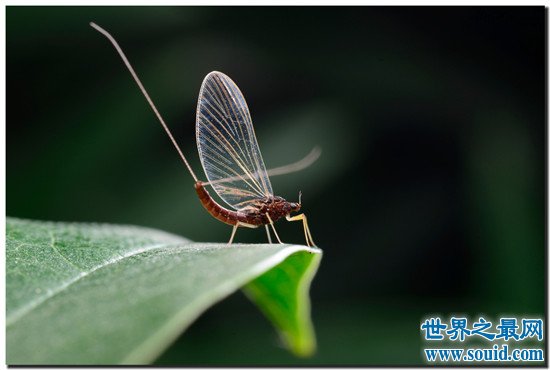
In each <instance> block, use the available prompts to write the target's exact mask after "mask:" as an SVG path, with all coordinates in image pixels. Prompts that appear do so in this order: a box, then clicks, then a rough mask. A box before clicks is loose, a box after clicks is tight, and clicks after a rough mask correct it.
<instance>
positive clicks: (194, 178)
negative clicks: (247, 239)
mask: <svg viewBox="0 0 550 370" xmlns="http://www.w3.org/2000/svg"><path fill="white" fill-rule="evenodd" d="M90 26H92V27H93V28H95V29H96V30H97V31H99V32H100V33H102V34H103V35H104V36H105V37H107V39H109V41H111V44H113V46H114V47H115V49H116V51H117V52H118V54H119V55H120V57H121V58H122V61H123V62H124V64H126V68H128V70H129V71H130V74H131V75H132V77H133V78H134V80H135V81H136V83H137V85H138V87H139V89H140V90H141V92H142V93H143V96H145V99H146V100H147V102H148V103H149V105H150V106H151V108H152V109H153V111H154V112H155V114H156V116H157V118H158V120H159V121H160V124H161V125H162V127H164V130H165V131H166V133H167V134H168V137H169V138H170V140H171V141H172V144H174V146H175V147H176V150H177V151H178V153H179V155H180V157H181V159H182V160H183V162H184V163H185V166H187V169H188V170H189V173H191V176H193V180H195V182H198V181H199V180H198V179H197V176H196V175H195V173H194V172H193V170H192V169H191V166H190V165H189V163H188V162H187V159H186V158H185V156H184V155H183V152H182V151H181V149H180V147H179V146H178V144H177V143H176V140H175V139H174V137H173V136H172V133H171V132H170V129H169V128H168V126H167V125H166V123H165V122H164V120H163V119H162V116H161V115H160V113H159V111H158V110H157V107H156V106H155V104H154V103H153V100H151V98H150V97H149V94H148V93H147V91H146V90H145V87H143V84H142V83H141V81H140V79H139V77H138V76H137V74H136V72H135V71H134V68H132V65H131V64H130V62H129V61H128V58H126V55H124V52H123V51H122V49H121V48H120V46H119V45H118V42H116V40H115V38H114V37H113V36H111V34H110V33H109V32H107V31H105V30H104V29H103V28H101V27H100V26H98V25H97V24H95V23H94V22H90Z"/></svg>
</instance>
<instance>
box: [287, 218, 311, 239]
mask: <svg viewBox="0 0 550 370" xmlns="http://www.w3.org/2000/svg"><path fill="white" fill-rule="evenodd" d="M286 219H287V221H300V220H301V221H302V224H303V225H304V235H305V237H306V244H307V245H308V247H312V246H313V247H315V243H314V242H313V238H312V237H311V231H309V226H308V224H307V217H306V215H305V214H303V213H302V214H299V215H296V216H292V217H291V216H290V215H288V216H286Z"/></svg>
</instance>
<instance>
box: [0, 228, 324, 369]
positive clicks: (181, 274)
mask: <svg viewBox="0 0 550 370" xmlns="http://www.w3.org/2000/svg"><path fill="white" fill-rule="evenodd" d="M320 258H321V251H320V250H319V249H316V248H309V247H305V246H291V245H279V244H277V245H269V244H267V245H266V244H255V245H241V244H234V245H233V246H230V247H228V246H227V245H226V244H209V243H192V242H190V241H189V240H187V239H185V238H182V237H178V236H175V235H172V234H168V233H165V232H162V231H157V230H151V229H147V228H141V227H135V226H116V225H100V224H76V223H73V224H71V223H53V222H38V221H27V220H19V219H13V218H8V220H7V225H6V299H7V302H6V306H7V317H6V325H7V330H6V339H7V363H8V364H10V365H22V364H26V365H31V364H46V365H53V364H74V365H86V364H146V363H149V362H151V361H152V360H154V359H155V358H156V357H157V356H158V355H159V354H160V353H162V351H163V350H164V349H165V348H166V347H167V346H168V345H169V344H170V343H171V342H172V341H173V340H174V339H175V338H177V336H178V335H179V334H180V333H181V332H182V331H184V330H185V329H186V328H187V327H188V326H189V325H190V324H191V323H192V322H193V321H194V320H195V319H196V318H197V317H198V316H199V315H200V314H201V313H202V312H204V311H205V310H206V309H207V308H208V307H210V306H211V305H213V304H214V303H216V302H218V301H220V300H221V299H223V298H225V297H226V296H228V295H229V294H231V293H233V292H234V291H236V290H237V289H239V288H241V287H243V286H245V285H246V292H247V294H248V296H249V297H250V298H251V299H252V301H254V302H255V303H256V305H257V306H258V307H259V308H260V309H261V310H262V311H263V312H264V313H265V314H266V316H267V317H268V318H269V319H270V320H271V321H272V322H273V324H274V326H275V327H276V328H277V329H278V330H279V332H280V335H281V337H282V339H283V341H284V343H285V344H286V345H287V346H288V347H289V349H290V350H291V351H292V352H293V353H295V354H297V355H308V354H311V353H312V352H313V350H314V348H315V337H314V334H313V327H312V324H311V320H310V314H309V310H310V308H309V294H308V293H309V292H308V291H309V284H310V282H311V279H312V278H313V276H314V274H315V271H316V269H317V266H318V264H319V261H320Z"/></svg>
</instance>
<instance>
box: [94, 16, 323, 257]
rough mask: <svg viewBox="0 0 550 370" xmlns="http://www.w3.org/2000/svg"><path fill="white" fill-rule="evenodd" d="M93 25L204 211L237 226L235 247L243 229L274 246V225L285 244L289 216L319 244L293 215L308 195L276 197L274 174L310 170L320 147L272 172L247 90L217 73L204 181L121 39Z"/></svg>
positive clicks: (205, 134) (204, 143)
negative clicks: (280, 224) (261, 231)
mask: <svg viewBox="0 0 550 370" xmlns="http://www.w3.org/2000/svg"><path fill="white" fill-rule="evenodd" d="M90 25H91V26H92V27H93V28H95V29H96V30H97V31H99V32H100V33H102V34H103V35H104V36H105V37H107V39H109V41H110V42H111V43H112V44H113V46H114V47H115V49H116V50H117V52H118V53H119V55H120V57H121V58H122V60H123V61H124V64H125V65H126V67H127V68H128V70H129V71H130V74H131V75H132V77H133V78H134V80H135V81H136V83H137V84H138V86H139V88H140V90H141V92H142V93H143V95H144V96H145V99H146V100H147V102H148V103H149V105H150V106H151V108H152V109H153V111H154V112H155V114H156V116H157V118H158V120H159V121H160V123H161V124H162V126H163V127H164V130H165V131H166V133H167V134H168V136H169V137H170V140H171V141H172V143H173V144H174V146H175V147H176V150H177V151H178V153H179V155H180V157H181V159H182V160H183V162H184V163H185V165H186V167H187V169H188V170H189V173H190V174H191V176H192V177H193V179H194V180H195V191H196V192H197V195H198V197H199V199H200V201H201V203H202V205H203V206H204V208H206V210H207V211H208V213H210V214H211V215H212V216H213V217H214V218H216V219H218V220H220V221H222V222H224V223H226V224H228V225H231V226H233V230H232V232H231V237H230V239H229V243H228V244H229V245H231V243H232V242H233V238H234V237H235V232H236V231H237V228H239V227H241V226H242V227H249V228H257V227H259V226H262V225H263V226H265V229H266V233H267V238H268V240H269V242H270V243H271V235H270V232H269V227H271V229H272V230H273V233H274V234H275V237H276V238H277V241H278V242H279V243H282V242H281V239H280V238H279V235H278V234H277V231H276V230H275V226H274V222H275V221H277V220H279V219H280V218H283V217H285V218H286V219H287V220H288V221H302V224H303V227H304V235H305V239H306V244H307V245H308V246H313V245H315V244H314V242H313V238H312V237H311V232H310V231H309V226H308V224H307V218H306V216H305V214H303V213H302V214H299V215H296V216H291V213H293V212H298V211H299V210H300V208H301V206H302V202H301V195H302V194H301V193H300V195H299V197H298V203H293V202H288V201H286V200H285V199H283V198H281V197H278V196H275V195H273V190H272V188H271V183H270V181H269V175H272V176H273V175H279V174H284V173H290V172H295V171H298V170H301V169H303V168H305V167H307V166H309V165H310V164H311V163H313V162H314V161H315V160H316V159H317V158H318V157H319V155H320V150H319V149H318V148H314V149H313V151H312V152H311V153H310V154H308V155H307V156H306V157H305V158H303V159H302V160H300V161H298V162H296V163H293V164H290V165H287V166H283V167H279V168H275V169H273V170H270V171H267V170H266V168H265V165H264V162H263V159H262V155H261V153H260V148H259V147H258V142H257V141H256V135H255V133H254V127H253V126H252V120H251V117H250V112H249V110H248V106H247V104H246V101H245V100H244V97H243V95H242V93H241V91H240V90H239V88H238V87H237V85H236V84H235V83H234V82H233V81H232V80H231V79H230V78H229V77H227V76H226V75H225V74H223V73H221V72H216V71H214V72H211V73H209V74H208V75H207V76H206V77H205V78H204V81H203V82H202V86H201V89H200V93H199V100H198V104H197V121H196V135H197V147H198V151H199V157H200V160H201V163H202V167H203V169H204V172H205V173H206V177H207V179H208V182H202V181H199V180H198V178H197V176H196V175H195V173H194V172H193V170H192V169H191V166H190V165H189V163H188V162H187V159H186V158H185V156H184V155H183V153H182V151H181V149H180V147H179V146H178V144H177V143H176V140H175V139H174V137H173V136H172V133H171V132H170V130H169V129H168V126H167V125H166V123H165V122H164V120H163V119H162V117H161V115H160V113H159V112H158V110H157V108H156V106H155V105H154V104H153V101H152V100H151V98H150V97H149V94H148V93H147V91H146V90H145V88H144V87H143V84H142V83H141V81H140V79H139V78H138V76H137V74H136V73H135V71H134V69H133V68H132V66H131V65H130V62H129V61H128V59H127V58H126V55H124V52H123V51H122V49H121V48H120V46H119V45H118V43H117V42H116V40H115V39H114V38H113V37H112V36H111V35H110V34H109V33H108V32H107V31H105V30H104V29H103V28H101V27H100V26H98V25H97V24H95V23H93V22H92V23H90ZM208 185H209V186H211V187H212V188H213V189H214V190H215V192H216V193H217V194H218V195H219V197H220V198H221V199H222V200H223V201H224V202H225V203H227V204H228V205H229V206H230V207H231V208H233V209H232V210H231V209H227V208H225V207H223V206H221V205H220V204H219V203H217V202H216V201H215V200H214V199H213V198H212V197H211V196H210V194H209V193H208V191H207V190H206V188H205V187H206V186H208ZM268 225H269V226H268Z"/></svg>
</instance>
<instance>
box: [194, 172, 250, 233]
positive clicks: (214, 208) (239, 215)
mask: <svg viewBox="0 0 550 370" xmlns="http://www.w3.org/2000/svg"><path fill="white" fill-rule="evenodd" d="M195 191H196V192H197V195H198V196H199V200H200V201H201V203H202V205H203V207H204V208H205V209H206V210H207V211H208V213H210V214H211V215H212V216H213V217H214V218H215V219H217V220H220V221H221V222H223V223H225V224H228V225H232V226H235V225H236V224H237V223H238V222H242V223H245V224H249V225H255V226H258V224H257V223H256V222H254V221H256V219H255V218H251V217H250V216H248V215H247V214H245V213H243V212H239V211H232V210H230V209H227V208H224V207H222V206H220V205H219V204H218V203H216V201H215V200H214V199H212V197H211V196H210V194H209V193H208V191H207V190H206V189H205V188H204V186H203V185H202V182H200V181H197V182H196V183H195Z"/></svg>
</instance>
